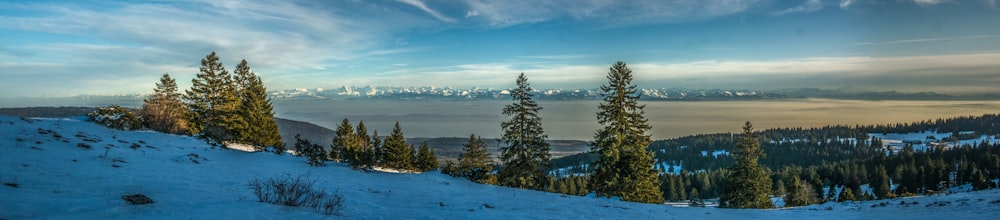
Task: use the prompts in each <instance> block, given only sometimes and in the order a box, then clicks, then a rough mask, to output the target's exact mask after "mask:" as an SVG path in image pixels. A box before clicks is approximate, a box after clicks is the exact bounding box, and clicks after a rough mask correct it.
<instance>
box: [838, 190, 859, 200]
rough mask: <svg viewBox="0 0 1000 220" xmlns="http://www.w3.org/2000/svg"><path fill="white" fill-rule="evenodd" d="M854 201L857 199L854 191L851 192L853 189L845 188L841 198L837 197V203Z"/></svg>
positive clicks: (841, 192)
mask: <svg viewBox="0 0 1000 220" xmlns="http://www.w3.org/2000/svg"><path fill="white" fill-rule="evenodd" d="M854 200H857V199H856V198H855V197H854V191H853V190H851V187H844V189H843V190H841V191H840V196H837V202H844V201H854Z"/></svg>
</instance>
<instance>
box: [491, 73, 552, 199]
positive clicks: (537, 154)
mask: <svg viewBox="0 0 1000 220" xmlns="http://www.w3.org/2000/svg"><path fill="white" fill-rule="evenodd" d="M531 92H532V88H531V85H530V84H529V83H528V78H527V77H525V76H524V73H521V75H520V76H518V77H517V88H515V89H514V90H513V91H511V97H512V98H513V100H514V103H511V104H507V105H506V106H505V107H504V108H503V114H504V115H505V116H507V120H506V121H504V122H502V123H501V124H500V127H502V128H503V135H502V136H501V143H502V144H503V147H500V158H499V159H500V161H501V162H502V163H503V165H504V167H503V169H502V170H500V171H499V173H498V174H497V176H498V179H499V181H500V185H504V186H511V187H518V188H528V189H543V188H544V187H545V184H546V183H547V181H546V179H547V178H546V176H547V174H546V173H547V171H548V167H549V143H548V142H546V139H547V138H548V135H546V134H545V132H544V130H543V129H542V119H541V117H539V116H538V111H539V110H542V107H540V106H538V103H536V102H535V100H533V99H532V96H533V95H532V94H531Z"/></svg>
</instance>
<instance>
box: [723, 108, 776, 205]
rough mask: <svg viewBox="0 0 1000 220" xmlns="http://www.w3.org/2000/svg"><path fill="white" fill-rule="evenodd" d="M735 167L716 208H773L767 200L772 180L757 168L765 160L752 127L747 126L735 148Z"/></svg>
mask: <svg viewBox="0 0 1000 220" xmlns="http://www.w3.org/2000/svg"><path fill="white" fill-rule="evenodd" d="M735 154H736V155H735V159H736V161H735V162H736V163H735V164H734V165H733V167H732V168H730V169H729V170H730V173H729V176H727V177H726V186H725V188H724V190H723V192H722V196H720V198H719V206H720V207H726V208H757V209H767V208H774V204H773V203H771V199H769V198H768V197H767V196H768V194H769V193H770V192H771V178H769V176H770V175H769V174H768V171H767V169H766V168H764V167H763V166H761V165H760V164H757V160H758V159H760V158H761V157H764V151H763V150H761V148H760V139H759V138H758V137H757V135H756V134H754V133H753V124H750V122H749V121H748V122H746V124H745V125H744V126H743V133H742V134H741V135H740V139H739V142H738V143H737V144H736V152H735Z"/></svg>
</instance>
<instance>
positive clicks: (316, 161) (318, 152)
mask: <svg viewBox="0 0 1000 220" xmlns="http://www.w3.org/2000/svg"><path fill="white" fill-rule="evenodd" d="M295 152H296V153H297V154H298V155H299V156H304V157H306V158H308V160H309V166H314V167H321V166H326V163H325V161H326V150H324V149H323V146H319V145H318V144H313V143H312V142H309V140H306V139H302V135H301V134H296V135H295Z"/></svg>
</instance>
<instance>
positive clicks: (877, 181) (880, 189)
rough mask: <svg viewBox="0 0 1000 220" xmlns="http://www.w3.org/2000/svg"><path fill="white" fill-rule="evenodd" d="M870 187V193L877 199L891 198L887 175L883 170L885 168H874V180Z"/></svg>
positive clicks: (880, 166)
mask: <svg viewBox="0 0 1000 220" xmlns="http://www.w3.org/2000/svg"><path fill="white" fill-rule="evenodd" d="M872 180H873V181H872V182H871V187H872V192H874V193H875V196H877V197H878V198H879V199H888V198H890V197H891V194H892V193H891V191H890V190H889V174H888V172H887V171H886V170H885V166H882V165H879V166H877V167H875V173H874V178H872Z"/></svg>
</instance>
